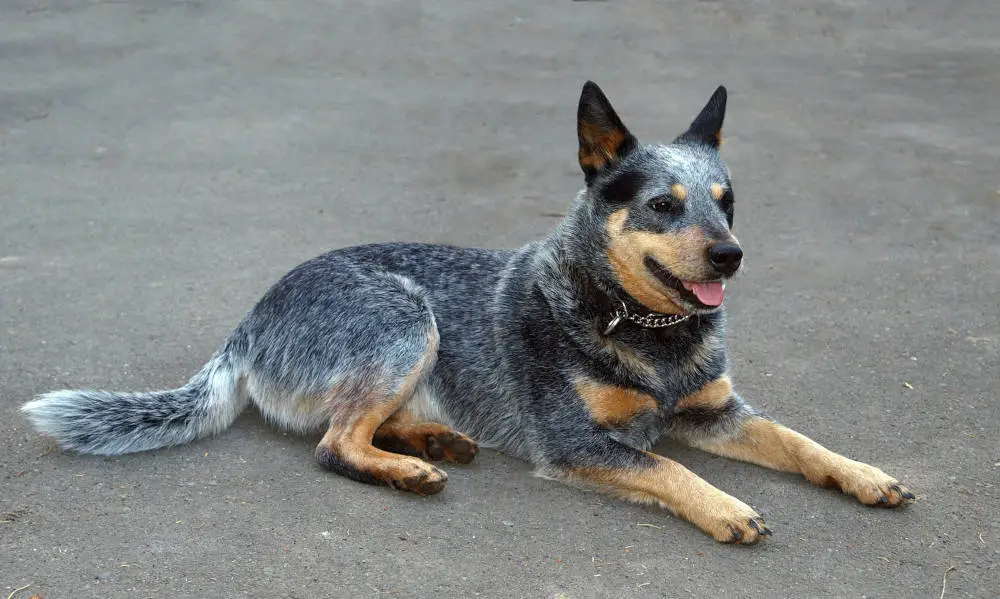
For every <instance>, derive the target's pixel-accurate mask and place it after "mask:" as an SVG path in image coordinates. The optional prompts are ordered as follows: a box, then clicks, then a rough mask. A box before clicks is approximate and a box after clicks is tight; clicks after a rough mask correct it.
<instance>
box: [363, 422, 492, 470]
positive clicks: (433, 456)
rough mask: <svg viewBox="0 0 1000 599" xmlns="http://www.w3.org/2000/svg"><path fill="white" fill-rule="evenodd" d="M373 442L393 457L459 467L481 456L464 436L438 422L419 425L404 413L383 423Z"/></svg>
mask: <svg viewBox="0 0 1000 599" xmlns="http://www.w3.org/2000/svg"><path fill="white" fill-rule="evenodd" d="M373 442H374V444H375V445H376V446H378V447H380V448H382V449H385V450H387V451H392V452H394V453H402V454H406V455H413V456H419V457H422V458H424V459H426V460H445V461H448V462H454V463H456V464H468V463H470V462H471V461H472V460H473V459H474V458H475V457H476V454H477V453H478V452H479V446H478V445H476V442H475V441H473V440H472V439H470V438H469V437H466V436H465V435H463V434H462V433H460V432H457V431H455V430H452V429H451V428H449V427H447V426H445V425H443V424H439V423H437V422H416V421H414V420H413V417H412V416H411V415H410V414H409V413H407V412H405V411H400V412H396V413H395V414H393V415H392V416H391V417H390V418H389V419H388V420H386V421H385V422H384V423H382V426H380V427H379V428H378V430H376V431H375V438H374V441H373Z"/></svg>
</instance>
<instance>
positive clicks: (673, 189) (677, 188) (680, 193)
mask: <svg viewBox="0 0 1000 599" xmlns="http://www.w3.org/2000/svg"><path fill="white" fill-rule="evenodd" d="M670 195H672V196H674V198H675V199H678V200H680V201H682V202H683V201H684V200H686V199H687V197H688V190H687V188H686V187H684V186H683V185H681V184H680V183H674V184H673V185H671V186H670Z"/></svg>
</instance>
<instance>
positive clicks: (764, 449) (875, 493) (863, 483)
mask: <svg viewBox="0 0 1000 599" xmlns="http://www.w3.org/2000/svg"><path fill="white" fill-rule="evenodd" d="M695 445H696V446H697V447H699V448H701V449H704V450H705V451H708V452H711V453H714V454H717V455H721V456H725V457H729V458H734V459H737V460H743V461H745V462H752V463H754V464H760V465H761V466H766V467H768V468H774V469H776V470H784V471H786V472H799V473H801V474H802V475H803V476H805V477H806V478H807V479H808V480H809V481H810V482H812V483H813V484H815V485H818V486H821V487H835V488H839V489H840V490H841V491H843V492H844V493H846V494H848V495H853V496H854V497H856V498H857V499H858V501H860V502H861V503H864V504H866V505H874V506H882V507H897V506H899V505H902V504H904V503H909V502H912V501H913V500H914V496H913V493H910V491H909V490H907V488H906V487H904V486H903V485H901V484H899V481H897V480H896V479H894V478H892V477H891V476H889V475H888V474H886V473H884V472H882V471H881V470H879V469H878V468H875V467H874V466H869V465H868V464H865V463H862V462H855V461H854V460H850V459H848V458H845V457H844V456H842V455H839V454H836V453H834V452H832V451H830V450H829V449H826V448H825V447H823V446H822V445H820V444H819V443H817V442H815V441H813V440H812V439H810V438H808V437H806V436H805V435H802V434H800V433H797V432H795V431H793V430H791V429H789V428H787V427H784V426H782V425H780V424H776V423H774V422H771V421H770V420H766V419H764V418H759V417H752V418H750V419H748V420H747V421H746V422H745V423H744V424H743V430H742V432H741V434H740V435H739V436H737V437H736V438H734V439H731V440H729V441H722V442H710V441H702V442H696V443H695Z"/></svg>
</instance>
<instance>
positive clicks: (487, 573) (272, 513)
mask: <svg viewBox="0 0 1000 599" xmlns="http://www.w3.org/2000/svg"><path fill="white" fill-rule="evenodd" d="M998 31H1000V5H997V3H996V2H995V1H993V0H980V1H975V0H963V1H958V2H936V1H932V0H913V1H909V2H902V1H899V0H889V1H883V2H878V3H874V2H873V3H865V2H854V1H851V0H842V1H820V2H814V3H796V2H788V1H779V0H760V1H754V2H739V1H737V0H715V1H713V0H707V1H705V0H703V1H689V2H675V1H659V2H652V1H649V2H624V1H622V2H571V1H569V0H559V1H554V2H545V3H542V2H536V1H533V0H520V1H516V2H506V3H499V2H471V1H469V0H447V1H445V0H442V1H439V2H417V1H413V0H406V1H399V2H318V1H309V0H304V1H301V2H294V3H292V2H289V3H284V2H268V1H263V0H257V1H252V0H245V1H237V0H213V1H207V0H206V1H189V2H170V1H167V0H155V1H154V0H146V1H106V2H100V1H89V2H84V1H72V2H70V1H54V0H53V1H47V0H3V2H2V6H0V82H2V83H0V202H2V204H0V430H2V432H3V436H4V443H3V444H2V446H0V512H2V514H0V516H2V517H0V520H2V523H0V596H6V595H7V594H8V593H10V592H11V591H13V590H14V589H16V588H18V587H21V586H23V585H27V584H29V583H30V584H31V586H30V587H29V588H28V589H25V590H22V591H19V592H18V593H17V594H16V595H15V597H17V598H21V599H26V598H27V597H28V596H29V595H31V594H39V595H41V596H42V597H44V598H45V599H56V598H62V597H74V598H76V597H106V598H119V597H121V598H125V597H127V598H130V599H134V598H139V597H289V598H291V597H296V598H312V597H369V596H370V597H431V596H433V597H470V596H483V597H574V598H576V597H934V598H937V597H939V595H940V593H941V592H942V578H943V576H944V575H945V573H946V572H948V574H947V586H946V588H945V589H944V596H945V597H949V598H955V597H997V596H1000V565H998V563H1000V525H998V523H997V518H998V515H1000V514H998V512H1000V507H998V505H1000V501H998V500H1000V493H998V491H1000V448H998V443H997V438H998V430H1000V410H998V404H997V392H996V386H997V383H998V381H1000V367H998V359H997V357H998V352H1000V307H998V303H1000V302H998V297H1000V232H998V231H1000V174H998V164H1000V162H998V160H1000V145H998V140H1000V117H998V115H1000V112H998V109H1000V102H998V100H997V97H998V95H1000V38H998V36H997V32H998ZM586 79H594V80H596V81H597V82H598V83H600V84H601V86H602V87H603V88H604V89H605V91H606V92H607V93H608V95H609V96H610V97H611V100H612V102H613V103H614V104H615V105H616V107H617V108H618V111H619V113H620V114H621V115H622V117H623V119H624V120H625V122H626V124H628V125H629V126H630V128H631V129H632V130H633V131H634V132H635V133H636V134H637V135H638V136H639V137H640V138H641V139H645V140H653V139H659V140H664V141H666V140H669V138H671V137H672V136H673V135H674V134H675V133H678V132H679V131H680V130H681V129H682V128H683V127H684V126H685V125H686V124H687V123H688V122H689V120H690V119H691V118H692V117H693V116H694V115H695V114H696V112H697V110H698V109H699V108H700V107H701V105H702V104H703V103H704V101H705V100H707V98H708V96H709V94H711V92H712V90H713V89H714V88H715V86H717V85H718V84H720V83H724V84H726V85H727V86H728V87H729V90H730V110H729V113H728V118H727V127H726V133H727V144H726V146H725V147H724V151H725V153H726V156H727V159H728V161H729V164H730V166H731V167H732V170H733V174H734V179H735V185H736V190H737V233H738V234H739V235H740V238H741V240H742V241H743V243H744V245H745V247H746V250H747V254H748V265H747V268H746V272H745V275H744V276H743V277H742V278H741V279H740V280H739V281H738V282H737V283H736V284H734V285H732V286H731V287H730V294H729V295H728V298H729V299H728V302H727V303H728V304H729V309H730V313H731V331H732V332H731V347H732V349H733V355H734V358H733V371H734V378H735V381H736V384H737V388H738V389H740V390H741V391H742V392H743V394H744V395H745V396H746V397H747V398H748V399H749V400H750V401H751V402H753V403H755V404H756V405H758V406H761V407H763V408H765V409H767V410H768V411H769V412H770V413H771V414H773V415H774V416H775V417H777V418H779V419H780V420H782V421H783V422H785V423H786V424H788V425H790V426H792V427H793V428H796V429H799V430H801V431H803V432H805V433H807V434H809V435H811V436H813V437H814V438H816V439H817V440H819V441H820V442H822V443H824V444H826V445H828V446H830V447H831V448H833V449H836V450H838V451H841V452H843V453H845V454H847V455H849V456H851V457H854V458H856V459H861V460H864V461H869V462H872V463H874V464H876V465H878V466H879V467H881V468H883V469H884V470H886V471H887V472H889V473H890V474H893V475H894V476H897V477H899V478H900V479H902V480H904V481H905V482H906V483H907V484H908V485H909V486H910V487H911V489H913V490H914V491H915V492H916V493H917V494H918V497H919V501H918V503H917V504H916V505H914V506H911V507H910V508H908V509H905V510H901V511H897V512H889V511H880V510H873V509H869V508H864V507H862V506H860V505H857V504H856V503H854V502H853V501H852V500H849V499H848V498H845V497H842V496H840V495H838V494H836V493H834V492H831V491H825V490H820V489H816V488H813V487H811V486H809V485H808V484H807V483H806V482H805V481H804V480H800V479H799V478H797V477H795V476H791V475H785V474H780V473H775V472H770V471H766V470H764V469H761V468H757V467H753V466H748V465H743V464H739V463H734V462H730V461H727V460H723V459H719V458H712V457H709V456H707V455H704V454H700V453H698V452H694V451H690V450H687V449H683V448H680V447H675V446H672V445H664V446H663V447H662V450H663V451H664V452H665V453H667V454H668V455H671V456H673V457H675V458H677V459H679V460H681V461H682V462H684V463H685V464H686V465H687V466H689V467H690V468H691V469H693V470H694V471H696V472H697V473H699V474H701V475H702V476H704V477H705V478H707V479H708V480H709V481H711V482H713V483H715V484H716V485H718V486H719V487H721V488H722V489H724V490H726V491H728V492H729V493H732V494H733V495H735V496H737V497H740V498H741V499H743V500H745V501H746V502H747V503H749V504H751V505H753V506H754V507H756V509H758V510H759V511H760V512H761V513H762V514H763V515H764V516H765V518H766V519H767V521H768V523H769V524H770V525H771V526H772V527H773V528H774V530H775V536H774V537H773V538H772V539H770V540H767V541H766V542H764V543H762V544H760V545H758V546H756V547H752V548H741V547H730V546H724V545H718V544H716V543H714V542H713V541H711V540H710V539H709V538H707V537H706V536H704V535H702V534H701V533H699V532H698V531H696V530H695V529H694V528H693V527H691V526H689V525H688V524H686V523H684V522H682V521H680V520H678V519H675V518H672V517H670V516H669V515H667V514H665V513H664V512H662V511H661V510H658V509H654V508H647V507H639V506H633V505H627V504H623V503H621V502H619V501H617V500H614V499H611V498H607V497H604V496H600V495H595V494H589V493H584V492H581V491H578V490H575V489H571V488H568V487H563V486H560V485H559V484H557V483H553V482H549V481H545V480H542V479H538V478H534V477H533V476H532V474H531V469H530V467H529V466H528V465H527V464H525V463H523V462H520V461H517V460H514V459H511V458H509V457H505V456H503V455H499V454H497V453H494V452H489V451H487V452H483V453H482V454H481V455H480V457H479V458H478V461H477V463H475V464H473V465H471V466H469V467H452V468H450V469H449V475H450V479H449V483H448V488H447V489H446V490H445V491H444V492H443V493H442V494H441V495H438V496H435V497H431V498H426V499H420V498H415V497H411V496H404V495H402V494H399V493H395V492H392V491H389V490H387V489H384V488H376V487H369V486H365V485H361V484H357V483H353V482H350V481H348V480H346V479H342V478H339V477H335V476H333V475H328V474H325V473H323V472H321V471H320V470H319V469H318V468H317V467H316V466H314V464H313V462H312V460H311V448H312V446H313V445H314V443H315V441H316V439H302V438H296V437H293V436H291V435H285V434H283V433H282V432H281V431H277V430H274V429H272V428H269V427H268V426H267V425H266V424H263V423H261V422H260V421H259V419H258V418H257V415H256V414H254V413H252V412H248V413H246V414H245V415H244V416H243V417H242V418H241V419H240V420H239V421H238V422H237V424H236V426H234V427H233V428H232V429H230V430H228V431H227V432H225V433H224V434H222V435H220V436H219V437H217V438H215V439H212V440H206V441H203V442H199V443H197V444H193V445H189V446H186V447H181V448H177V449H172V450H166V451H160V452H156V453H149V454H143V455H133V456H127V457H121V458H115V459H103V458H93V457H80V456H75V455H70V454H66V453H63V452H60V451H57V450H53V447H52V446H51V444H50V443H49V442H48V441H46V440H45V439H43V438H40V437H39V436H38V435H36V434H35V433H34V432H33V431H31V430H30V429H29V428H27V426H26V423H25V421H24V420H23V419H22V418H21V417H20V415H19V414H18V412H17V408H18V406H19V405H20V404H21V403H22V402H24V401H26V400H27V399H29V398H30V397H31V396H32V395H34V394H35V393H38V392H42V391H46V390H50V389H53V388H61V387H67V386H69V387H80V386H87V387H99V388H114V389H121V390H125V389H154V388H172V387H176V386H178V385H180V384H181V383H183V382H184V381H185V380H187V377H188V376H189V375H190V374H192V373H193V372H195V371H196V370H197V369H198V367H199V366H200V365H201V364H202V363H203V362H204V361H205V360H206V359H207V358H208V357H209V356H210V355H211V353H212V351H213V350H214V349H215V347H216V346H217V344H218V343H219V342H221V340H222V339H223V338H224V336H225V335H226V334H227V333H228V331H229V330H230V328H231V327H232V326H233V325H235V323H236V322H237V321H238V320H239V318H240V317H241V316H242V315H243V313H244V312H245V311H246V310H247V309H249V308H250V306H251V305H252V304H253V303H254V302H255V301H256V299H257V298H258V297H259V296H260V294H262V293H263V291H264V290H265V289H266V288H267V287H268V286H269V285H270V284H271V283H272V282H273V281H274V280H276V278H277V277H279V276H280V275H281V274H283V273H284V272H285V271H286V270H288V269H289V268H291V267H293V266H295V265H296V264H298V263H299V262H301V261H303V260H305V259H307V258H310V257H312V256H313V255H315V254H318V253H320V252H322V251H325V250H327V249H329V248H333V247H338V246H344V245H350V244H357V243H363V242H371V241H388V240H423V241H431V242H448V243H456V244H462V245H479V246H491V247H513V246H517V245H519V244H521V243H524V242H526V241H528V240H530V239H533V238H536V237H538V236H540V235H542V234H544V232H545V231H546V230H547V229H549V228H550V227H551V226H553V225H554V224H555V222H556V217H555V216H554V215H558V214H559V213H561V212H563V211H564V210H565V209H566V206H567V205H568V203H569V201H570V200H571V198H572V196H573V195H574V193H575V192H576V190H577V189H578V188H579V187H580V186H581V185H582V176H581V173H580V172H579V170H578V166H577V165H576V161H575V155H576V138H575V110H576V101H577V98H578V94H579V91H580V87H581V85H582V83H583V82H584V81H585V80H586ZM951 568H955V569H954V570H950V569H951ZM949 570H950V571H949Z"/></svg>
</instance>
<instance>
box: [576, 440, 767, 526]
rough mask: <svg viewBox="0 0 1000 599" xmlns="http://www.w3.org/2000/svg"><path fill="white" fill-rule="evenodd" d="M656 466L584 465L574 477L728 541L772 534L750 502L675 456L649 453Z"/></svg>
mask: <svg viewBox="0 0 1000 599" xmlns="http://www.w3.org/2000/svg"><path fill="white" fill-rule="evenodd" d="M646 454H647V455H648V456H650V457H651V458H653V459H654V460H656V464H655V465H654V466H653V467H651V468H629V469H612V468H579V469H574V470H571V471H569V472H567V473H566V475H567V476H568V477H569V479H570V480H573V481H577V482H580V483H583V484H585V485H586V486H591V487H595V488H597V489H599V490H601V491H604V492H606V493H609V494H611V495H614V496H616V497H621V498H623V499H626V500H628V501H634V502H637V503H652V504H658V505H660V506H662V507H664V508H666V509H667V510H670V512H671V513H673V514H675V515H677V516H679V517H681V518H684V519H685V520H687V521H688V522H691V523H692V524H694V525H695V526H697V527H698V528H700V529H701V530H703V531H704V532H705V533H707V534H708V535H710V536H711V537H712V538H714V539H715V540H717V541H720V542H723V543H742V544H744V545H750V544H753V543H756V542H757V541H758V540H759V539H760V537H761V536H768V535H770V534H771V531H770V529H768V527H767V525H766V524H765V523H764V520H763V518H761V517H760V515H759V514H757V512H755V511H754V510H753V508H751V507H750V506H748V505H747V504H745V503H743V502H742V501H740V500H738V499H736V498H735V497H733V496H731V495H728V494H726V493H723V492H722V491H720V490H719V489H716V488H715V487H713V486H712V485H710V484H708V483H707V482H705V480H703V479H702V478H700V477H699V476H698V475H696V474H695V473H693V472H691V471H690V470H688V469H687V468H685V467H684V466H682V465H680V464H678V463H677V462H675V461H673V460H669V459H667V458H665V457H663V456H659V455H656V454H653V453H648V452H647V453H646Z"/></svg>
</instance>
